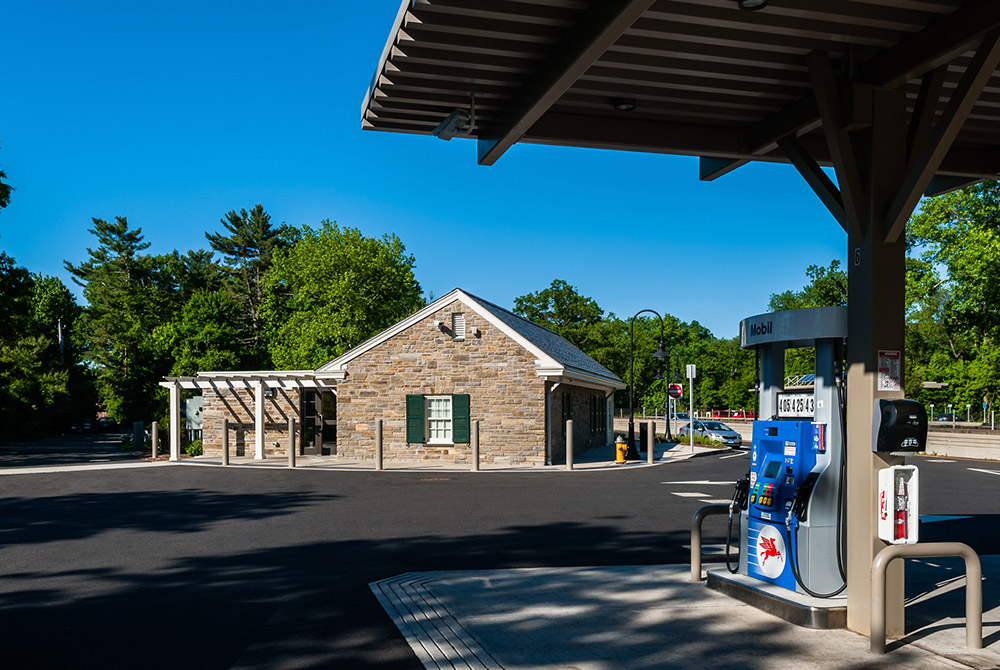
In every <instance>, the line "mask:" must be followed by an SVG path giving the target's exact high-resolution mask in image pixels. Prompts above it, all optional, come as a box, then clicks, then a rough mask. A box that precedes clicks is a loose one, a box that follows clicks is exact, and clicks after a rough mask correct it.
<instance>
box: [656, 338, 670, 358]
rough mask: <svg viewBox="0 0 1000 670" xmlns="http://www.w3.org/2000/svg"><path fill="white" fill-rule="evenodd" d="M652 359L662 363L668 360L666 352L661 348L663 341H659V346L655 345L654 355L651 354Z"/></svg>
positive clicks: (668, 356)
mask: <svg viewBox="0 0 1000 670" xmlns="http://www.w3.org/2000/svg"><path fill="white" fill-rule="evenodd" d="M653 358H655V359H657V360H660V361H662V360H663V359H664V358H670V354H668V353H667V350H666V349H664V348H663V340H662V339H661V340H660V342H659V344H657V345H656V353H655V354H653Z"/></svg>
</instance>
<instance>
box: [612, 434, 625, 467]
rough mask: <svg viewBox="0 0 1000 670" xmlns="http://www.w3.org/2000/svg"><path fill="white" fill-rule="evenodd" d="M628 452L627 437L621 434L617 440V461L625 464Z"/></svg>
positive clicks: (619, 463)
mask: <svg viewBox="0 0 1000 670" xmlns="http://www.w3.org/2000/svg"><path fill="white" fill-rule="evenodd" d="M626 453H628V445H627V444H625V438H624V437H622V436H621V435H619V436H618V439H617V440H615V463H617V464H618V465H622V464H624V463H625V454H626Z"/></svg>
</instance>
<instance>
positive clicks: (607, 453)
mask: <svg viewBox="0 0 1000 670" xmlns="http://www.w3.org/2000/svg"><path fill="white" fill-rule="evenodd" d="M726 451H729V450H728V449H723V448H719V447H705V446H702V445H697V444H696V445H695V446H694V450H692V449H691V447H690V446H689V445H688V444H687V443H680V444H678V443H674V442H658V443H657V444H656V447H655V449H654V450H653V465H664V464H667V463H673V462H677V461H683V460H687V459H689V458H693V457H695V456H703V455H710V454H722V453H725V452H726ZM641 456H642V458H641V459H640V460H638V461H629V462H627V463H624V464H616V463H615V448H614V445H611V446H609V447H598V448H596V449H590V450H588V451H585V452H583V453H582V454H579V455H577V457H576V459H575V460H574V464H573V469H574V471H575V470H583V471H592V470H625V469H632V468H637V467H649V463H648V461H647V457H646V454H645V453H643V454H641ZM180 462H182V463H185V464H188V465H221V464H222V460H221V458H220V457H218V456H196V457H194V458H185V459H183V460H182V461H180ZM229 467H254V468H260V467H266V468H287V467H288V457H287V456H271V457H268V458H265V459H263V460H257V459H255V458H253V457H252V456H240V457H234V456H230V459H229ZM295 467H296V468H302V469H308V470H337V471H371V470H374V469H375V461H374V460H372V459H366V460H359V459H346V458H345V459H341V458H338V457H337V456H297V457H296V459H295ZM382 469H383V470H389V471H393V472H468V471H469V470H471V469H472V464H471V463H450V462H447V461H436V460H435V461H417V460H414V461H388V460H387V461H385V462H384V463H383V468H382ZM565 469H566V466H565V465H564V464H558V465H544V466H542V465H532V464H531V463H522V464H517V463H481V464H480V465H479V470H480V471H482V472H552V471H553V470H565Z"/></svg>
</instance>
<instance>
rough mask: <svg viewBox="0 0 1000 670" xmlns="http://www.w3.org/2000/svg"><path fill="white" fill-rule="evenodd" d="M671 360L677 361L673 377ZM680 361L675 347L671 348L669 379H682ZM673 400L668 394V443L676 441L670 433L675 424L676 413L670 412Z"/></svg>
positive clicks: (668, 355) (668, 356)
mask: <svg viewBox="0 0 1000 670" xmlns="http://www.w3.org/2000/svg"><path fill="white" fill-rule="evenodd" d="M671 358H673V359H674V360H675V361H677V367H675V368H674V374H673V376H671V374H670V359H671ZM680 360H681V359H680V357H679V356H678V355H677V350H676V349H675V348H673V347H670V352H669V353H668V354H667V379H680V377H681V368H680ZM671 400H672V399H671V397H670V395H669V394H668V395H667V442H673V440H674V436H673V435H672V434H671V432H670V431H671V425H672V424H673V419H674V417H673V415H674V414H675V413H676V412H671V411H670V409H671V407H670V405H671Z"/></svg>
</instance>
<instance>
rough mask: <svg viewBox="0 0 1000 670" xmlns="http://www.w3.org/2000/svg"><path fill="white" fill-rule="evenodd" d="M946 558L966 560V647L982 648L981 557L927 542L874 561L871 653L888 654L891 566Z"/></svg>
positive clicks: (958, 546)
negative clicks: (887, 605) (887, 591)
mask: <svg viewBox="0 0 1000 670" xmlns="http://www.w3.org/2000/svg"><path fill="white" fill-rule="evenodd" d="M699 511H700V510H699ZM692 551H693V549H692ZM946 556H957V557H959V558H962V559H964V560H965V646H967V647H969V648H970V649H982V648H983V567H982V564H981V563H980V562H979V556H978V555H977V554H976V552H975V551H973V550H972V547H970V546H969V545H967V544H963V543H961V542H928V543H927V544H894V545H891V546H888V547H886V548H885V549H883V550H882V551H880V552H878V554H876V555H875V559H874V560H873V561H872V573H871V578H872V579H871V584H872V586H871V619H870V621H871V646H870V649H871V652H872V653H873V654H884V653H885V597H886V596H885V573H886V570H888V568H889V564H890V563H892V562H893V561H894V560H896V559H897V558H943V557H946Z"/></svg>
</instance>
